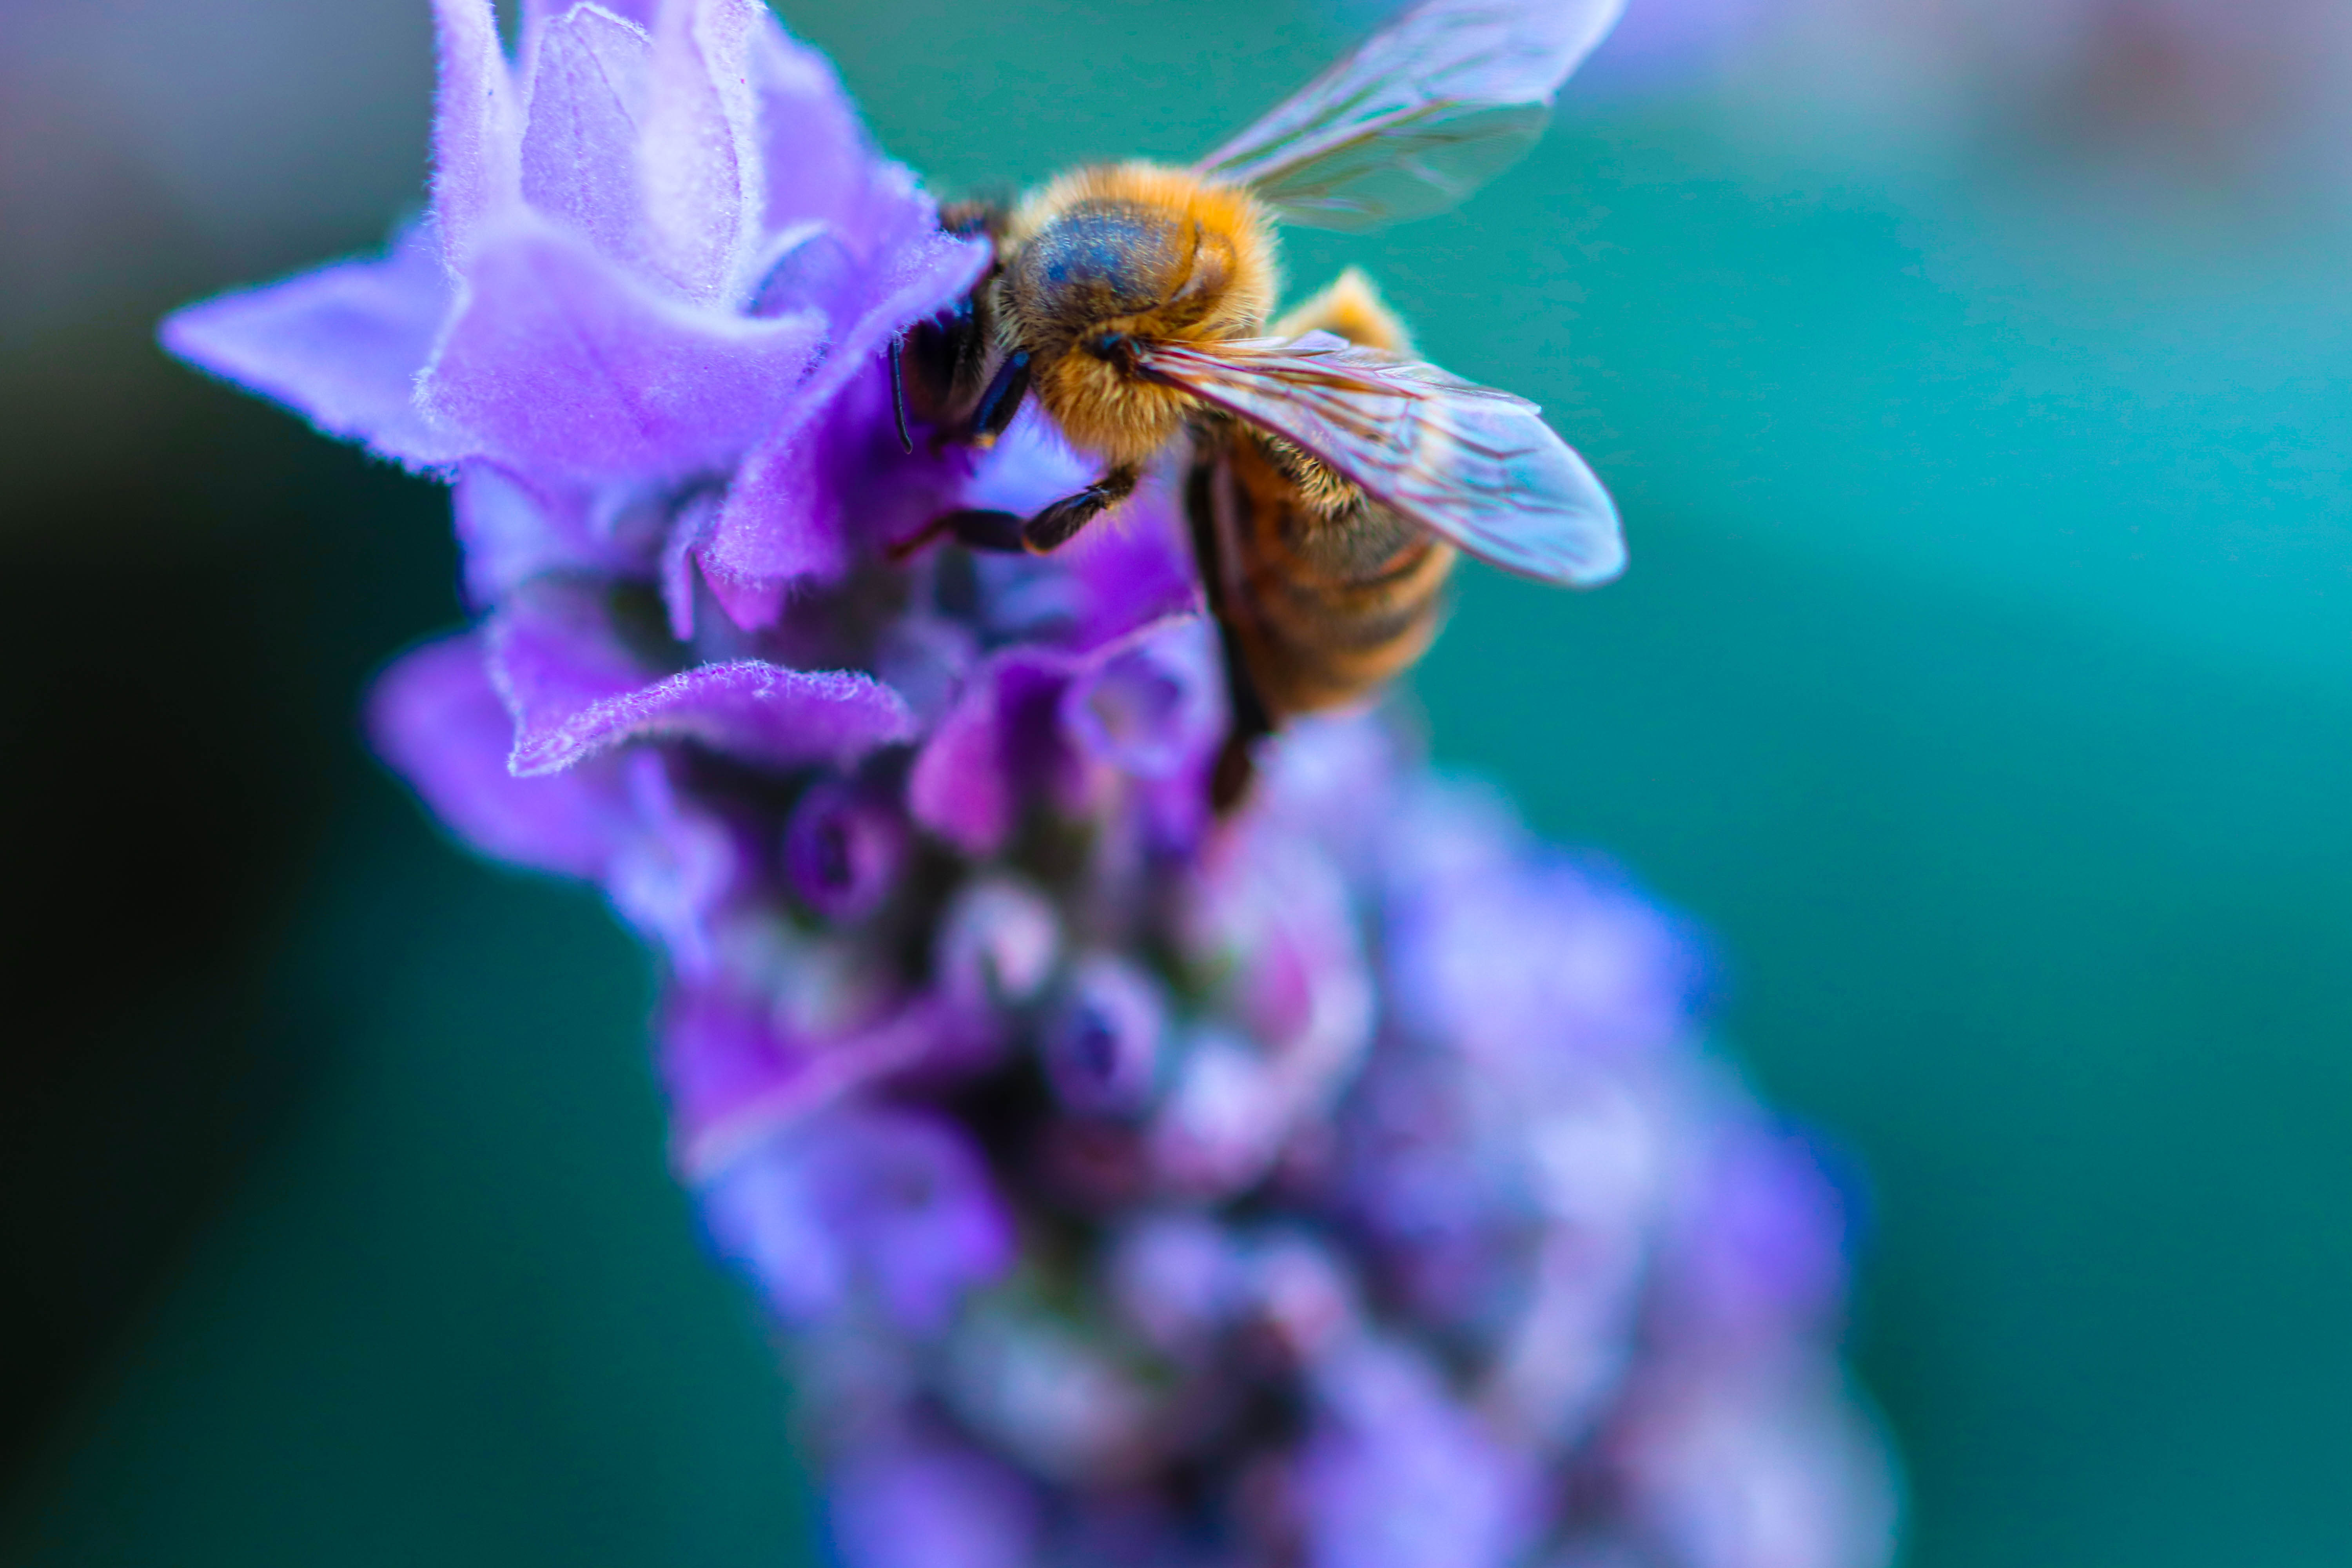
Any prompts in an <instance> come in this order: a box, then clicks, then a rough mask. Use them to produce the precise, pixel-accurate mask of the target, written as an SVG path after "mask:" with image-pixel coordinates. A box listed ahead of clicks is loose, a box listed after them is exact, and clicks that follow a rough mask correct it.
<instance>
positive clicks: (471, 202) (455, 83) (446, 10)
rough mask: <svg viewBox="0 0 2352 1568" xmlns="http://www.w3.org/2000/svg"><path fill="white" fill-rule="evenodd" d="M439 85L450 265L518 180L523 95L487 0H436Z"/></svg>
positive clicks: (439, 162) (503, 206)
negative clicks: (509, 66)
mask: <svg viewBox="0 0 2352 1568" xmlns="http://www.w3.org/2000/svg"><path fill="white" fill-rule="evenodd" d="M433 17H434V22H435V25H436V32H437V34H438V37H439V55H440V68H441V87H440V95H439V99H438V101H437V103H436V107H435V111H434V119H433V212H434V216H435V217H436V219H437V220H438V222H439V228H440V238H441V244H442V246H443V247H444V248H445V251H446V256H447V258H449V260H450V262H451V264H452V266H457V265H459V264H460V263H461V262H462V260H463V258H465V257H466V256H467V254H469V252H470V251H471V249H472V247H473V245H474V241H475V239H476V237H477V236H478V235H479V233H480V232H481V231H482V229H483V228H484V227H485V226H488V225H489V224H490V223H491V222H493V221H494V220H495V219H496V218H498V217H499V216H500V215H502V214H503V213H505V212H506V211H508V210H509V208H511V207H512V206H513V205H514V203H515V202H516V200H517V199H518V192H519V185H520V174H519V159H518V152H517V149H518V146H519V144H520V140H521V135H522V131H521V125H522V105H521V95H520V93H519V92H518V91H517V90H516V83H515V79H514V76H513V73H512V72H510V71H509V69H508V68H507V61H506V56H505V54H504V53H503V52H502V51H501V50H500V48H499V22H498V16H497V15H496V13H495V12H494V11H493V10H492V9H491V5H490V0H433Z"/></svg>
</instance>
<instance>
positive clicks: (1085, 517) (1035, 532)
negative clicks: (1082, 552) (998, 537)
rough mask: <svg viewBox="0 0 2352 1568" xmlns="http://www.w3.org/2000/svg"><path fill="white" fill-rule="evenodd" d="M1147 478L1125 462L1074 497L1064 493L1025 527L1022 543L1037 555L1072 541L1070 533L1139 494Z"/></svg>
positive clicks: (1132, 465) (1026, 523)
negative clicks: (1138, 491)
mask: <svg viewBox="0 0 2352 1568" xmlns="http://www.w3.org/2000/svg"><path fill="white" fill-rule="evenodd" d="M1142 478H1143V473H1142V470H1141V469H1139V468H1137V467H1136V466H1135V465H1134V464H1132V463H1122V464H1120V465H1119V466H1118V468H1113V469H1111V470H1110V472H1108V473H1107V474H1105V475H1104V476H1103V477H1102V478H1101V479H1097V480H1096V481H1095V482H1094V483H1092V484H1090V485H1088V486H1087V488H1086V489H1082V490H1080V491H1079V492H1078V493H1077V494H1076V495H1074V496H1064V497H1063V498H1062V499H1061V500H1057V501H1055V503H1054V504H1053V505H1051V506H1049V507H1047V508H1046V509H1045V510H1043V511H1041V512H1039V513H1038V514H1037V515H1036V516H1034V517H1033V518H1031V519H1030V520H1029V521H1027V522H1025V523H1024V524H1022V527H1021V542H1022V544H1023V545H1024V547H1026V548H1027V550H1028V551H1029V552H1030V553H1031V554H1033V555H1044V554H1045V553H1046V552H1049V551H1054V550H1058V549H1059V548H1061V547H1062V546H1063V545H1064V544H1066V543H1067V542H1069V540H1070V536H1071V535H1072V534H1075V533H1076V532H1077V531H1078V530H1080V529H1082V528H1084V527H1085V526H1086V525H1087V524H1088V523H1090V522H1092V521H1094V520H1095V519H1096V518H1097V516H1099V515H1101V513H1102V512H1103V511H1105V510H1108V508H1111V507H1114V506H1117V505H1118V503H1119V502H1121V501H1123V500H1126V499H1127V498H1128V497H1129V496H1131V495H1133V494H1134V493H1135V487H1136V485H1137V484H1138V483H1139V482H1140V481H1141V479H1142Z"/></svg>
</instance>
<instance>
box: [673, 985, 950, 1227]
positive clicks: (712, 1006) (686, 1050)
mask: <svg viewBox="0 0 2352 1568" xmlns="http://www.w3.org/2000/svg"><path fill="white" fill-rule="evenodd" d="M661 1037H662V1079H663V1081H664V1084H665V1085H666V1087H667V1089H668V1091H669V1097H670V1105H671V1114H672V1117H673V1120H674V1121H675V1122H676V1124H677V1154H676V1160H677V1166H678V1169H679V1170H680V1171H681V1172H682V1173H685V1174H686V1176H687V1177H688V1180H691V1181H698V1182H700V1181H709V1180H711V1179H714V1178H716V1177H718V1176H719V1175H720V1174H722V1173H725V1172H727V1171H729V1170H731V1169H732V1168H733V1167H734V1166H735V1165H736V1164H737V1163H739V1162H740V1161H741V1160H742V1159H743V1158H744V1157H745V1156H746V1155H747V1154H748V1153H749V1152H751V1151H753V1150H756V1149H758V1148H759V1147H760V1146H761V1145H762V1144H765V1143H768V1142H772V1141H773V1140H774V1139H775V1138H776V1137H777V1136H778V1135H779V1134H780V1133H782V1132H786V1131H789V1130H791V1129H793V1128H795V1127H797V1126H799V1125H800V1124H801V1123H803V1122H804V1121H807V1120H809V1119H810V1118H811V1117H813V1116H815V1115H816V1114H818V1113H819V1112H820V1111H823V1110H825V1109H826V1108H827V1107H829V1106H832V1105H835V1104H836V1103H837V1102H839V1101H840V1100H843V1099H844V1098H845V1097H846V1096H848V1095H850V1094H852V1093H853V1092H855V1091H856V1090H858V1089H863V1088H865V1087H866V1086H867V1085H869V1084H872V1083H874V1082H875V1081H877V1079H884V1078H887V1077H889V1076H891V1075H892V1074H895V1073H899V1072H903V1071H905V1070H907V1069H908V1068H910V1067H913V1066H915V1065H916V1064H918V1063H919V1062H920V1061H922V1060H923V1059H924V1058H926V1057H927V1056H928V1055H929V1053H930V1052H931V1051H932V1049H933V1048H934V1047H935V1045H936V1043H937V1041H938V1039H939V1037H940V1028H939V1021H938V1014H937V1010H936V1009H935V1008H932V1007H930V1006H928V1005H921V1004H917V1005H910V1006H906V1007H902V1008H900V1009H899V1010H898V1011H897V1012H894V1013H891V1014H889V1015H887V1016H884V1017H883V1018H881V1019H880V1020H879V1021H877V1022H875V1023H873V1024H870V1025H868V1026H864V1027H861V1028H856V1029H853V1030H851V1031H850V1032H849V1033H847V1034H845V1035H838V1036H828V1037H824V1038H814V1039H813V1038H804V1037H799V1036H796V1035H793V1034H791V1033H789V1032H787V1031H786V1030H784V1029H782V1028H781V1027H780V1026H778V1024H777V1022H776V1020H775V1019H774V1018H773V1017H772V1016H770V1013H769V1011H768V1010H767V1009H765V1008H763V1007H761V1006H758V1005H754V1004H752V1003H751V1002H749V1001H746V1000H744V999H743V998H741V997H739V996H734V995H730V994H725V993H721V992H718V991H688V992H685V993H682V994H679V995H677V996H676V997H674V998H673V999H672V1000H671V1001H670V1003H669V1005H667V1007H666V1008H665V1010H664V1016H663V1020H662V1026H661Z"/></svg>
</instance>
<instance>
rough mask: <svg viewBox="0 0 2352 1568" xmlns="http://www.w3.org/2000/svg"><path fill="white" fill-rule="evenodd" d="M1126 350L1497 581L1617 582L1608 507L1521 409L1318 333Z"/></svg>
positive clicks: (1614, 524) (1619, 551)
mask: <svg viewBox="0 0 2352 1568" xmlns="http://www.w3.org/2000/svg"><path fill="white" fill-rule="evenodd" d="M1135 350H1136V355H1137V358H1136V366H1137V369H1138V370H1139V372H1140V373H1141V374H1144V375H1147V376H1150V377H1152V378H1154V379H1156V380H1159V381H1162V382H1165V383H1167V384H1171V385H1173V386H1177V387H1181V388H1182V389H1183V390H1184V391H1186V392H1189V393H1191V394H1192V395H1194V396H1195V397H1198V398H1200V399H1201V400H1202V402H1204V403H1208V404H1211V405H1213V406H1215V407H1218V408H1222V409H1223V410H1225V411H1226V412H1227V413H1229V414H1232V415H1234V416H1236V417H1238V418H1240V419H1243V420H1244V421H1246V422H1247V423H1249V424H1251V425H1255V426H1257V427H1258V428H1260V429H1262V430H1267V431H1271V432H1272V433H1274V434H1275V435H1276V436H1279V437H1283V438H1284V439H1285V440H1287V441H1290V442H1293V443H1295V444H1296V445H1297V447H1299V448H1300V449H1302V450H1303V451H1306V452H1307V453H1308V454H1309V455H1311V456H1313V457H1315V458H1319V459H1320V460H1322V461H1323V462H1325V463H1327V464H1328V465H1329V466H1330V467H1331V468H1334V469H1336V470H1337V471H1338V472H1339V473H1340V474H1342V475H1345V476H1346V477H1347V478H1348V479H1351V480H1353V481H1354V482H1355V483H1356V484H1357V485H1359V486H1360V487H1361V488H1362V489H1363V490H1364V491H1365V492H1366V493H1367V494H1369V495H1370V496H1371V497H1372V498H1373V499H1374V500H1378V501H1380V502H1381V503H1382V504H1384V505H1386V506H1388V507H1390V508H1391V509H1393V510H1396V511H1398V512H1401V513H1402V514H1403V515H1404V516H1406V517H1408V518H1410V519H1412V521H1415V522H1417V523H1420V524H1421V525H1422V526H1423V527H1424V528H1426V529H1428V530H1430V531H1432V532H1433V533H1436V534H1439V535H1442V536H1443V537H1444V538H1446V539H1449V540H1451V541H1453V542H1454V543H1455V544H1458V545H1460V546H1461V547H1462V548H1463V549H1465V550H1466V551H1468V552H1470V553H1471V554H1473V555H1475V556H1477V557H1478V558H1479V559H1481V560H1483V561H1487V562H1491V563H1494V564H1495V565H1497V566H1500V567H1502V568H1503V569H1504V570H1505V571H1507V572H1516V573H1517V574H1520V575H1521V576H1523V577H1535V578H1538V579H1541V580H1542V581H1544V582H1547V583H1559V584H1565V585H1567V586H1569V587H1571V588H1590V587H1595V586H1597V585H1599V584H1602V583H1606V582H1608V581H1609V580H1610V579H1611V578H1612V577H1614V576H1616V575H1617V574H1619V573H1620V572H1622V571H1623V570H1624V569H1625V539H1624V532H1623V530H1622V526H1621V525H1620V523H1619V521H1618V519H1617V507H1616V503H1615V502H1613V501H1612V500H1610V499H1609V492H1608V491H1607V490H1605V489H1602V488H1601V481H1600V479H1597V478H1595V477H1594V476H1593V472H1592V470H1591V468H1587V467H1586V466H1585V462H1584V459H1583V458H1580V457H1578V456H1577V455H1576V453H1575V452H1574V451H1573V450H1571V449H1570V447H1569V445H1568V443H1567V442H1565V441H1563V440H1561V439H1560V438H1559V437H1558V436H1557V435H1555V434H1553V432H1552V429H1551V426H1549V425H1546V424H1545V423H1544V422H1543V420H1542V419H1541V418H1540V417H1539V416H1538V409H1537V408H1536V405H1534V404H1532V403H1529V402H1528V401H1527V399H1525V398H1523V397H1514V396H1512V395H1510V394H1509V393H1507V392H1496V391H1495V390H1494V389H1492V388H1491V387H1485V386H1476V385H1474V384H1471V383H1469V382H1466V381H1464V380H1462V379H1461V378H1460V377H1458V376H1454V375H1449V374H1446V373H1445V372H1444V371H1442V370H1440V369H1438V368H1437V367H1436V366H1435V365H1433V364H1422V363H1415V362H1413V361H1411V360H1401V359H1398V358H1396V357H1395V356H1393V355H1391V354H1385V353H1381V352H1380V351H1378V350H1376V349H1367V348H1359V347H1357V346H1355V345H1354V344H1351V343H1349V342H1347V341H1346V340H1344V339H1342V338H1339V337H1335V336H1333V335H1332V334H1331V333H1328V332H1309V333H1308V334H1307V336H1305V337H1303V338H1299V339H1297V340H1296V341H1295V342H1286V341H1283V340H1281V339H1276V338H1257V339H1250V340H1246V341H1244V342H1210V343H1176V342H1149V343H1145V342H1139V343H1137V344H1136V345H1135Z"/></svg>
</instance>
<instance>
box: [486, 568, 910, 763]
mask: <svg viewBox="0 0 2352 1568" xmlns="http://www.w3.org/2000/svg"><path fill="white" fill-rule="evenodd" d="M488 646H489V650H490V672H491V679H493V681H495V682H496V684H497V686H498V689H499V695H500V696H502V697H503V698H505V700H506V703H507V710H508V711H509V713H511V714H512V715H513V717H514V722H515V734H514V751H513V754H512V756H511V757H509V762H508V765H509V767H511V768H512V769H513V770H514V773H515V774H516V776H518V777H524V778H527V777H531V776H533V775H536V774H540V773H553V772H556V771H558V770H560V769H563V768H568V767H572V766H573V765H574V764H576V763H580V762H582V761H583V760H585V759H587V758H589V757H593V756H595V755H597V754H598V753H600V752H607V751H610V750H611V749H612V748H614V747H615V746H618V745H621V744H623V743H624V742H629V741H635V740H649V739H676V740H694V741H699V742H703V743H704V744H706V745H709V746H711V747H714V748H716V749H718V750H719V751H722V752H730V753H731V754H733V755H737V756H740V757H744V758H747V759H749V760H751V761H754V762H761V763H770V764H773V765H779V766H789V765H793V764H799V763H812V762H819V761H829V762H836V763H838V762H846V761H849V760H852V759H854V758H856V757H858V756H861V755H863V754H864V753H866V752H869V751H871V750H873V749H874V748H875V747H877V746H880V745H886V744H887V743H888V742H892V741H897V740H901V739H904V738H905V737H906V735H907V734H908V732H910V731H911V730H912V728H913V718H912V716H911V715H910V714H909V713H908V710H907V705H906V703H905V702H904V701H903V700H900V698H899V696H898V693H897V692H895V691H893V690H891V689H889V688H888V687H887V686H885V685H883V684H882V683H881V682H880V681H877V680H876V679H873V677H871V676H867V675H860V674H856V673H853V672H850V671H845V670H821V671H811V670H803V669H788V668H784V667H783V666H782V665H774V664H768V663H765V662H763V661H761V660H759V659H739V660H736V661H734V662H732V663H726V664H706V665H702V666H700V667H698V668H694V669H688V670H684V671H681V672H679V673H677V674H674V675H667V676H664V675H663V674H662V672H661V671H660V670H659V669H657V668H650V667H649V666H648V665H647V664H646V661H645V659H644V658H643V657H642V656H640V655H639V654H638V653H637V652H636V650H635V649H634V648H633V647H630V646H629V644H628V643H627V642H625V640H624V639H623V637H622V635H621V632H620V630H619V628H618V627H617V626H615V625H614V621H613V616H612V612H611V609H610V607H609V605H608V604H607V603H606V602H604V601H603V600H602V599H600V598H599V597H598V596H597V595H593V594H591V593H589V592H587V591H585V590H583V589H580V588H578V587H575V586H572V585H569V584H537V585H535V586H534V587H533V588H532V589H530V590H529V591H526V592H524V593H521V594H519V595H516V596H515V597H514V598H513V599H512V600H510V601H509V603H508V604H507V605H504V606H502V607H501V608H500V609H499V612H498V614H497V615H496V616H494V617H493V618H492V619H491V621H490V624H489V629H488Z"/></svg>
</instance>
